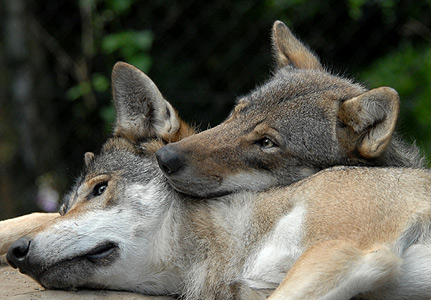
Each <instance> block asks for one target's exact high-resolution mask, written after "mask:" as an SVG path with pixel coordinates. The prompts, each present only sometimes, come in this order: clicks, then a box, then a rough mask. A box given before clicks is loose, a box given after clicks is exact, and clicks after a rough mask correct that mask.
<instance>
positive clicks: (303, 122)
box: [157, 21, 421, 196]
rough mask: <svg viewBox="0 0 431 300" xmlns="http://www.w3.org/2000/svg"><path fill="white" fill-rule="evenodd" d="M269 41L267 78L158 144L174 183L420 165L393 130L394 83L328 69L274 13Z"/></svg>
mask: <svg viewBox="0 0 431 300" xmlns="http://www.w3.org/2000/svg"><path fill="white" fill-rule="evenodd" d="M272 42H273V48H274V52H275V58H276V61H277V66H278V67H277V70H276V72H275V74H274V75H273V76H272V78H270V80H268V81H267V82H266V83H265V84H264V85H262V86H260V87H258V88H257V89H255V90H254V91H252V92H251V93H250V94H248V95H246V96H244V97H241V98H240V99H239V100H238V102H237V104H236V106H235V108H234V109H233V111H232V113H231V115H230V116H229V117H228V118H227V120H225V121H224V122H223V123H222V124H220V125H218V126H216V127H214V128H212V129H210V130H207V131H204V132H201V133H199V134H197V135H194V136H191V137H189V138H186V139H184V140H182V141H180V142H178V143H174V144H169V145H167V146H166V147H164V148H162V149H161V150H159V151H158V152H157V158H158V161H159V164H160V167H161V168H162V170H163V171H164V173H165V175H166V177H167V178H168V180H169V182H170V183H171V184H172V186H173V187H174V188H175V189H177V190H178V191H181V192H183V193H186V194H190V195H195V196H213V195H221V194H226V193H230V192H233V191H236V190H241V189H248V190H250V189H251V190H260V189H264V188H267V187H269V186H275V185H287V184H291V183H292V182H295V181H298V180H300V179H302V178H304V177H306V176H309V175H311V174H313V173H315V172H317V171H319V170H321V169H324V168H327V167H331V166H335V165H369V166H415V167H417V166H421V159H420V155H419V154H418V152H417V150H415V149H413V150H411V149H408V148H407V146H405V145H404V144H403V143H402V142H399V140H397V139H394V138H393V133H394V129H395V125H396V122H397V117H398V110H399V97H398V94H397V92H396V91H395V90H393V89H391V88H387V87H381V88H376V89H373V90H366V89H365V88H364V87H362V86H361V85H359V84H355V83H353V82H352V81H351V80H348V79H345V78H341V77H339V76H334V75H332V74H330V73H329V72H327V71H325V69H324V68H323V67H322V65H321V64H320V63H319V60H318V58H317V57H316V56H315V55H314V54H313V53H311V52H310V51H309V50H308V49H307V48H306V47H305V46H304V45H303V44H302V43H301V42H300V41H298V40H297V39H296V38H295V37H294V36H293V35H292V33H291V32H290V30H289V29H288V28H287V27H286V26H285V25H284V24H283V23H282V22H280V21H277V22H275V24H274V26H273V36H272Z"/></svg>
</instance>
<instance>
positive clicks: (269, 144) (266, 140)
mask: <svg viewBox="0 0 431 300" xmlns="http://www.w3.org/2000/svg"><path fill="white" fill-rule="evenodd" d="M258 143H259V145H260V146H261V147H262V148H265V149H268V148H272V147H276V146H277V145H276V144H275V143H274V142H273V141H271V140H270V139H269V138H267V137H265V138H263V139H261V140H259V142H258Z"/></svg>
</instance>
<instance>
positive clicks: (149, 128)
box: [112, 62, 190, 141]
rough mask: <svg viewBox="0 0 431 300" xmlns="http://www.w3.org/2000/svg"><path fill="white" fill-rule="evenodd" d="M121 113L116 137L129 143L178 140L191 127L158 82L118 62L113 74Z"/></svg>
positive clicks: (115, 94) (117, 121)
mask: <svg viewBox="0 0 431 300" xmlns="http://www.w3.org/2000/svg"><path fill="white" fill-rule="evenodd" d="M112 89H113V97H114V103H115V109H116V112H117V120H116V124H115V128H114V134H115V135H118V136H122V137H125V138H127V139H129V140H132V141H134V140H138V139H141V138H163V139H166V140H167V141H176V140H178V139H180V138H182V137H184V136H185V135H187V134H188V131H189V130H190V128H189V127H188V126H187V125H186V124H185V123H184V122H183V121H182V120H180V118H179V117H178V114H177V112H176V111H175V110H174V108H173V107H172V106H171V104H170V103H169V102H168V101H166V100H165V99H164V98H163V96H162V94H161V93H160V91H159V89H158V88H157V86H156V85H155V84H154V82H153V81H152V80H151V79H150V78H149V77H148V76H147V75H145V74H144V73H143V72H142V71H140V70H139V69H137V68H135V67H134V66H132V65H129V64H126V63H123V62H118V63H116V64H115V66H114V69H113V71H112Z"/></svg>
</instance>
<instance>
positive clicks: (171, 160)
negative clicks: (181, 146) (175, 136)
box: [156, 145, 184, 175]
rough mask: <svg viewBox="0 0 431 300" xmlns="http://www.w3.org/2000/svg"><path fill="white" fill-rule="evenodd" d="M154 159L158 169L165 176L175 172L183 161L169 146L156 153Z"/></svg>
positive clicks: (179, 154)
mask: <svg viewBox="0 0 431 300" xmlns="http://www.w3.org/2000/svg"><path fill="white" fill-rule="evenodd" d="M156 158H157V161H158V163H159V166H160V169H162V171H163V172H164V173H165V174H168V175H171V174H173V173H175V172H177V171H178V170H179V169H181V167H182V166H183V164H184V159H183V157H182V155H181V153H179V152H178V151H176V150H175V149H174V148H173V147H172V146H171V145H166V146H164V147H163V148H161V149H159V150H158V151H157V152H156Z"/></svg>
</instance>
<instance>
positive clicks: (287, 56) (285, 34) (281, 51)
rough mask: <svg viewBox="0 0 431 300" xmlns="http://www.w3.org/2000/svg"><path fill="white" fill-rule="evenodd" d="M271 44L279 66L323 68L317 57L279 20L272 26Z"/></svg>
mask: <svg viewBox="0 0 431 300" xmlns="http://www.w3.org/2000/svg"><path fill="white" fill-rule="evenodd" d="M272 45H273V49H274V52H275V59H276V61H277V66H278V67H279V68H282V67H285V66H288V65H293V66H294V67H296V68H298V69H316V70H323V67H322V65H321V64H320V62H319V59H318V58H317V57H316V56H315V55H314V54H313V53H312V52H311V51H310V50H309V49H308V48H307V47H306V46H305V45H304V44H302V43H301V42H300V41H299V40H298V39H297V38H296V37H295V36H294V35H293V34H292V32H291V31H290V30H289V28H287V26H286V25H285V24H284V23H283V22H281V21H275V22H274V25H273V26H272Z"/></svg>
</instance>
